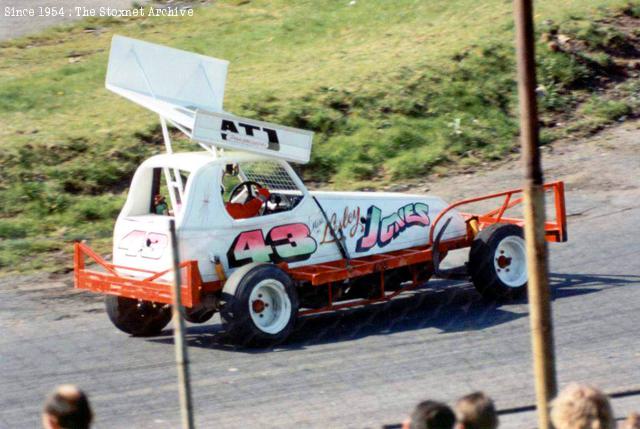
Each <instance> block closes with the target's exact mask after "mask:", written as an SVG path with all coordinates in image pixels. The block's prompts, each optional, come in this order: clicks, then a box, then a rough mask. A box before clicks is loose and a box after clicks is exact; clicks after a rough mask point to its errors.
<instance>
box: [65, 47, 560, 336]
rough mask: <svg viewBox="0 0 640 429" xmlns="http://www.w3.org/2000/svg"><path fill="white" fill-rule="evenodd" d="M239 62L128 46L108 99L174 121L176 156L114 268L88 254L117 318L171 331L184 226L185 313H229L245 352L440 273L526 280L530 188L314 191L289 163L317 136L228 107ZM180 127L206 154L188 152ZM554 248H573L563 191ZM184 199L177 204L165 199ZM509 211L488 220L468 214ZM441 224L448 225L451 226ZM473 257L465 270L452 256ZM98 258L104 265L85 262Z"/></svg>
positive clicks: (134, 327) (146, 166) (131, 328)
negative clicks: (457, 252) (443, 264)
mask: <svg viewBox="0 0 640 429" xmlns="http://www.w3.org/2000/svg"><path fill="white" fill-rule="evenodd" d="M226 68H227V63H226V62H224V61H221V60H217V59H214V58H209V57H204V56H201V55H196V54H191V53H188V52H184V51H178V50H175V49H171V48H166V47H163V46H158V45H153V44H150V43H146V42H141V41H137V40H133V39H128V38H124V37H120V36H115V37H114V39H113V42H112V47H111V54H110V58H109V69H108V73H107V81H106V86H107V88H108V89H110V90H112V91H114V92H116V93H118V94H120V95H122V96H124V97H126V98H128V99H130V100H132V101H134V102H136V103H138V104H140V105H142V106H144V107H146V108H148V109H150V110H152V111H154V112H156V113H157V114H159V116H160V122H161V125H162V130H163V135H164V139H165V144H166V147H167V153H166V154H161V155H156V156H153V157H151V158H149V159H148V160H146V161H145V162H143V163H142V164H141V165H140V167H139V168H138V170H137V171H136V173H135V175H134V176H133V180H132V182H131V187H130V190H129V194H128V196H127V200H126V203H125V205H124V207H123V209H122V211H121V213H120V215H119V216H118V219H117V222H116V226H115V230H114V236H113V262H112V263H107V262H106V261H105V260H104V259H102V258H101V257H100V256H98V255H97V254H95V252H93V251H92V250H91V249H90V248H89V247H88V246H87V245H86V244H84V243H76V248H75V286H76V287H78V288H82V289H88V290H92V291H95V292H100V293H104V294H106V306H107V313H108V315H109V317H110V319H111V321H112V322H113V323H114V324H115V326H117V327H118V328H119V329H121V330H122V331H124V332H127V333H129V334H132V335H152V334H156V333H158V332H160V331H161V330H162V329H163V328H164V327H165V326H166V325H167V324H168V323H169V321H170V318H171V312H170V307H169V304H171V302H172V298H171V288H170V283H171V281H172V280H173V270H172V252H171V248H172V245H171V234H170V231H169V224H170V220H173V221H174V222H175V229H176V237H177V247H178V249H179V256H180V261H181V265H180V269H181V279H182V289H181V296H182V302H183V305H184V307H185V308H184V312H183V315H184V317H185V318H186V319H187V320H189V321H191V322H193V323H202V322H205V321H207V320H208V319H209V318H211V316H212V315H213V314H214V313H215V312H216V311H219V312H220V314H221V319H222V322H223V325H224V326H225V330H226V331H227V332H228V334H229V335H230V336H231V337H232V338H234V339H235V340H236V341H238V342H242V343H245V344H265V343H272V342H276V341H282V340H284V339H285V338H286V337H287V335H288V334H289V333H290V332H291V330H292V328H293V325H294V323H295V320H296V318H297V317H298V316H303V315H307V314H313V313H318V312H326V311H334V310H337V309H341V308H346V307H353V306H361V305H365V304H369V303H375V302H380V301H386V300H389V299H391V298H393V297H395V296H397V295H398V294H399V293H402V292H404V291H407V290H411V289H414V288H416V287H418V286H420V285H421V284H423V283H424V282H426V281H427V280H428V279H429V278H430V277H431V276H432V275H434V274H435V275H440V276H449V277H467V276H470V277H471V279H472V281H473V283H474V284H475V286H476V287H477V288H478V290H479V291H480V292H481V293H482V294H483V295H484V296H487V297H491V298H505V297H513V296H517V295H519V294H521V293H522V292H523V291H524V290H525V288H526V283H527V271H526V266H525V248H524V240H523V233H522V225H523V220H522V219H518V218H512V217H505V216H504V215H505V212H506V211H507V210H509V209H510V208H512V207H513V206H515V205H517V204H518V203H519V202H520V201H521V198H515V197H514V196H515V195H517V194H519V193H520V192H521V191H520V190H512V191H506V192H502V193H498V194H493V195H488V196H483V197H478V198H473V199H471V200H465V201H460V202H458V203H454V204H452V205H449V204H447V203H445V202H444V201H443V200H442V199H440V198H438V197H433V196H424V195H411V194H401V193H381V192H320V191H308V190H307V189H306V188H305V186H304V184H303V182H302V181H301V180H300V178H299V177H298V176H297V174H296V173H295V171H294V169H293V168H292V167H291V165H290V164H289V162H294V163H305V162H308V160H309V156H310V151H311V141H312V133H310V132H307V131H303V130H298V129H293V128H289V127H283V126H280V125H276V124H270V123H266V122H260V121H255V120H251V119H246V118H240V117H237V116H233V115H230V114H228V113H225V112H223V110H222V99H223V92H224V82H225V78H226ZM167 123H169V124H171V125H173V126H174V127H176V128H177V129H179V130H181V131H182V132H183V133H185V134H186V135H187V136H188V137H189V138H191V140H193V141H194V142H196V143H197V144H199V145H200V146H201V147H202V148H203V149H204V151H202V152H193V153H173V151H172V147H171V139H170V134H169V131H168V126H167ZM545 187H546V188H547V190H549V191H552V192H553V194H554V196H555V198H554V200H553V201H554V205H555V214H556V218H555V220H554V221H549V222H547V224H546V237H547V240H549V241H559V242H560V241H566V221H565V212H564V194H563V185H562V183H561V182H556V183H551V184H548V185H545ZM167 196H168V197H169V201H167V200H166V197H167ZM493 198H501V199H503V202H502V203H501V204H499V206H498V207H497V208H496V209H494V210H491V211H489V212H486V213H483V214H471V213H462V212H459V211H457V209H456V207H458V206H460V205H462V204H466V203H471V202H477V201H481V200H490V199H493ZM441 219H442V221H440V220H441ZM465 247H470V248H471V250H470V254H469V255H470V256H469V262H468V264H466V267H461V268H462V269H456V270H448V271H443V270H440V269H439V263H440V261H441V260H442V258H444V257H445V256H446V254H447V252H448V251H450V250H454V249H460V248H465ZM86 257H89V258H91V259H92V260H93V261H94V262H96V263H97V264H98V265H99V266H101V267H102V269H101V270H99V271H98V270H95V269H89V268H87V267H86V266H85V258H86Z"/></svg>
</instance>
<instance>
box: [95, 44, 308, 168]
mask: <svg viewBox="0 0 640 429" xmlns="http://www.w3.org/2000/svg"><path fill="white" fill-rule="evenodd" d="M228 64H229V63H228V62H227V61H224V60H219V59H217V58H212V57H207V56H204V55H199V54H194V53H192V52H187V51H181V50H178V49H173V48H168V47H166V46H162V45H156V44H153V43H148V42H143V41H140V40H136V39H130V38H128V37H123V36H114V37H113V40H112V42H111V52H110V54H109V67H108V69H107V78H106V82H105V86H106V87H107V89H109V90H110V91H113V92H115V93H116V94H118V95H121V96H123V97H125V98H127V99H128V100H131V101H133V102H134V103H136V104H139V105H141V106H143V107H145V108H147V109H149V110H151V111H153V112H155V113H157V114H158V115H159V116H160V118H161V122H162V128H163V134H164V138H165V143H166V144H167V150H171V142H170V139H169V133H168V132H167V129H166V124H165V121H169V122H170V123H171V124H173V125H175V126H176V127H177V128H179V129H180V130H181V131H183V132H184V133H185V134H186V135H188V136H189V137H190V138H191V139H192V140H193V141H195V142H197V143H199V144H200V145H201V146H204V147H205V148H208V149H212V150H211V151H212V153H216V151H215V149H233V150H242V151H246V152H253V153H259V154H262V155H267V156H272V157H274V158H280V159H284V160H287V161H293V162H298V163H306V162H308V161H309V157H310V154H311V143H312V138H313V133H311V132H309V131H305V130H300V129H296V128H290V127H285V126H282V125H277V124H271V123H268V122H261V121H255V120H252V119H247V118H241V117H237V116H233V115H230V114H228V113H225V112H224V110H223V108H222V102H223V99H224V89H225V81H226V77H227V67H228Z"/></svg>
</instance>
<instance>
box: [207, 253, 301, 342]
mask: <svg viewBox="0 0 640 429" xmlns="http://www.w3.org/2000/svg"><path fill="white" fill-rule="evenodd" d="M254 290H255V293H254ZM252 293H254V296H253V298H255V299H253V298H252ZM251 301H253V302H251ZM269 307H270V308H269ZM298 307H299V302H298V295H297V293H296V289H295V285H294V283H293V280H291V277H289V275H288V274H287V273H285V272H284V271H283V270H281V269H280V268H278V267H276V266H275V265H272V264H255V263H252V264H248V265H245V266H243V267H241V268H239V269H238V270H236V271H235V272H234V273H233V274H232V275H231V276H230V277H229V279H228V280H227V282H226V283H225V285H224V289H223V291H222V306H221V309H220V317H221V319H222V326H223V327H224V328H225V331H226V332H227V334H228V335H229V336H230V338H231V339H232V340H233V341H234V342H235V343H238V344H242V345H248V346H269V345H273V344H277V343H280V342H282V341H284V340H285V339H286V338H287V337H288V336H289V334H290V333H291V331H292V329H293V326H294V325H295V321H296V317H297V314H298ZM263 316H266V317H265V318H264V321H263V319H262V317H263ZM256 320H258V321H260V323H262V325H260V324H258V322H256Z"/></svg>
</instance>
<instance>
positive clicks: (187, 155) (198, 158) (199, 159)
mask: <svg viewBox="0 0 640 429" xmlns="http://www.w3.org/2000/svg"><path fill="white" fill-rule="evenodd" d="M251 161H276V162H277V161H278V160H277V159H275V158H270V157H266V156H262V155H256V154H252V153H248V152H230V151H225V153H224V155H223V156H218V157H214V156H213V155H212V154H211V153H210V152H205V151H201V152H179V153H163V154H160V155H154V156H152V157H151V158H148V159H147V160H146V161H144V162H143V163H142V165H141V167H145V168H155V167H171V168H177V169H178V170H185V171H195V170H198V169H199V168H201V167H203V166H205V165H207V164H222V165H225V164H235V163H238V162H251Z"/></svg>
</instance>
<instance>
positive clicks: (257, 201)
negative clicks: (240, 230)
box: [221, 164, 271, 219]
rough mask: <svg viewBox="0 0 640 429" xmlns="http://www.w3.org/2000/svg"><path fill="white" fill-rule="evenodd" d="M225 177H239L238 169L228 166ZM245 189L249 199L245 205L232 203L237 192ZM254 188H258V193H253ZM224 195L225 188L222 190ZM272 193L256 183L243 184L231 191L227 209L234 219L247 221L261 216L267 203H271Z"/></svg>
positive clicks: (226, 204) (226, 205)
mask: <svg viewBox="0 0 640 429" xmlns="http://www.w3.org/2000/svg"><path fill="white" fill-rule="evenodd" d="M224 175H229V176H237V175H238V167H237V166H234V165H231V164H229V165H227V166H226V168H225V172H224V173H223V176H224ZM242 187H244V188H245V190H246V192H247V198H246V200H245V201H244V202H243V203H234V202H231V200H232V199H233V197H234V195H235V194H236V191H237V190H240V189H242ZM252 187H255V188H256V192H255V194H254V192H253V191H252ZM221 192H222V195H224V186H223V187H222V189H221ZM270 195H271V193H270V192H269V190H268V189H266V188H265V187H263V186H261V185H260V184H259V183H256V182H242V183H240V184H238V185H237V186H236V187H234V188H233V190H232V191H231V195H229V201H228V202H226V203H225V208H226V209H227V213H229V215H231V217H232V218H234V219H247V218H250V217H254V216H258V215H259V214H260V210H261V209H262V206H263V205H264V206H265V208H266V204H267V201H269V196H270Z"/></svg>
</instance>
